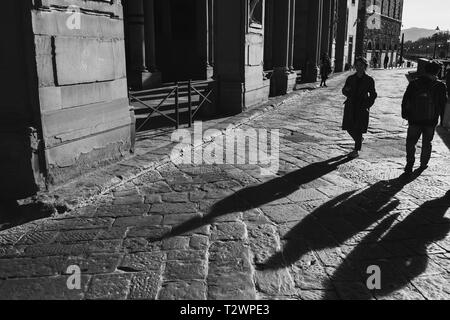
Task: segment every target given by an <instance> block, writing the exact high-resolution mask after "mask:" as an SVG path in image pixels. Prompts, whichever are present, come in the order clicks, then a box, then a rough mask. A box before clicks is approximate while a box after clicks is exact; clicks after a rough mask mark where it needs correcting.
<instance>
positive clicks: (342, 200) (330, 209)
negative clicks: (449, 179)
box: [258, 172, 419, 270]
mask: <svg viewBox="0 0 450 320" xmlns="http://www.w3.org/2000/svg"><path fill="white" fill-rule="evenodd" d="M418 176H419V173H417V172H416V173H415V174H414V175H413V176H406V175H402V176H400V177H399V178H396V179H392V180H386V181H380V182H377V183H376V184H374V185H372V186H371V187H369V188H367V189H365V190H363V191H362V192H360V193H354V192H347V193H344V194H342V195H340V196H338V197H336V198H335V199H333V200H331V201H329V202H327V203H325V204H324V205H322V206H320V207H319V208H317V209H316V210H314V211H313V212H312V213H311V214H309V215H308V216H306V217H305V218H303V219H302V220H301V221H300V223H298V224H297V225H296V226H294V227H293V228H292V229H291V230H290V231H289V232H288V233H287V234H286V235H285V236H284V239H285V240H286V241H287V243H286V244H285V246H284V248H283V250H282V251H281V252H278V253H276V254H274V255H273V256H272V257H270V258H269V259H268V260H267V261H266V262H265V263H264V265H261V266H258V267H259V268H260V269H266V270H267V269H281V268H285V267H289V266H291V265H293V264H295V263H296V262H297V261H299V260H300V259H301V258H302V257H303V256H304V255H305V254H307V253H308V252H311V251H313V250H321V249H326V248H336V247H339V246H340V245H341V244H343V243H344V242H346V241H347V240H349V239H351V238H352V237H353V236H355V235H357V234H358V233H359V232H361V231H364V230H367V229H369V228H370V227H371V226H372V225H373V224H374V223H376V222H378V221H380V220H382V219H383V218H384V217H386V216H387V215H389V214H390V212H391V211H392V210H394V209H395V208H396V207H397V206H398V204H399V201H398V200H394V199H393V197H394V196H395V195H396V194H397V193H398V192H400V191H401V190H402V189H403V188H404V187H405V186H406V185H407V184H409V183H410V182H412V181H413V180H415V179H416V178H417V177H418Z"/></svg>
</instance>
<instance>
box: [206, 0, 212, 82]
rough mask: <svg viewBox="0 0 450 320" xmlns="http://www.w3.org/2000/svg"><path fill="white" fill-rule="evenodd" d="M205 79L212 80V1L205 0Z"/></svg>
mask: <svg viewBox="0 0 450 320" xmlns="http://www.w3.org/2000/svg"><path fill="white" fill-rule="evenodd" d="M206 5H207V10H206V13H207V25H206V28H207V55H208V58H207V65H206V74H207V78H208V79H210V78H214V0H207V2H206Z"/></svg>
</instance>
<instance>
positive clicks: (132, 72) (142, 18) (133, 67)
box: [127, 0, 161, 89]
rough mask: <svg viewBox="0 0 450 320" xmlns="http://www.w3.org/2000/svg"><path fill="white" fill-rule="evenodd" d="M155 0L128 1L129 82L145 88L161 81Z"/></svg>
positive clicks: (134, 86) (137, 87)
mask: <svg viewBox="0 0 450 320" xmlns="http://www.w3.org/2000/svg"><path fill="white" fill-rule="evenodd" d="M154 23H155V20H154V4H153V0H145V1H144V0H134V1H128V2H127V30H128V35H127V36H128V41H129V46H128V48H129V52H128V54H129V62H130V66H129V70H128V79H129V84H130V86H131V87H132V88H134V89H145V88H150V87H154V86H157V85H159V84H160V83H161V74H160V73H159V72H158V71H157V69H156V54H155V49H156V47H155V26H154Z"/></svg>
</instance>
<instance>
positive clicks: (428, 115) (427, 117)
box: [408, 81, 437, 122]
mask: <svg viewBox="0 0 450 320" xmlns="http://www.w3.org/2000/svg"><path fill="white" fill-rule="evenodd" d="M436 83H437V81H434V82H433V83H432V84H431V85H428V86H418V85H416V88H415V90H414V93H413V94H412V95H411V98H410V101H409V103H408V120H409V121H412V122H427V121H433V120H435V118H436V110H437V109H436V104H435V102H434V99H433V89H434V87H435V85H436Z"/></svg>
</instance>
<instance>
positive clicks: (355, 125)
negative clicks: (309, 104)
mask: <svg viewBox="0 0 450 320" xmlns="http://www.w3.org/2000/svg"><path fill="white" fill-rule="evenodd" d="M367 66H368V64H367V60H366V59H364V58H361V57H359V58H357V59H356V60H355V68H356V73H355V74H354V75H351V76H350V77H348V79H347V81H346V82H345V87H344V89H343V90H342V93H343V94H344V95H345V96H346V97H347V100H346V101H345V109H344V120H343V123H342V129H343V130H346V131H347V132H348V133H349V134H350V136H351V137H352V138H353V140H355V149H354V150H353V152H352V153H350V155H349V156H350V157H352V158H356V157H358V156H359V153H358V152H359V151H360V150H361V147H362V141H363V134H364V133H366V132H367V128H368V126H369V111H370V108H371V107H372V106H373V104H374V103H375V99H376V98H377V92H376V90H375V80H374V79H373V78H372V77H370V76H369V75H367V74H366V69H367Z"/></svg>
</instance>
